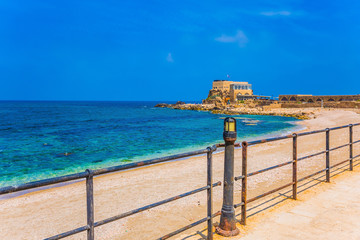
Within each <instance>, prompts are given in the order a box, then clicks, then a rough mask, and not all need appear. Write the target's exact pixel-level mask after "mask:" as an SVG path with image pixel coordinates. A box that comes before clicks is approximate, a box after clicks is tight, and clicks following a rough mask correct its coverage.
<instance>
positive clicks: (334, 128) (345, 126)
mask: <svg viewBox="0 0 360 240" xmlns="http://www.w3.org/2000/svg"><path fill="white" fill-rule="evenodd" d="M347 127H350V125H343V126H339V127H332V128H329V130H338V129H342V128H347Z"/></svg>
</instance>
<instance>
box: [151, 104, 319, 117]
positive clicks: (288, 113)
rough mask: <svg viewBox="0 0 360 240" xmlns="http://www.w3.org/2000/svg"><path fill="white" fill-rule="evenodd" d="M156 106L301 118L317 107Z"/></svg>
mask: <svg viewBox="0 0 360 240" xmlns="http://www.w3.org/2000/svg"><path fill="white" fill-rule="evenodd" d="M154 107H158V108H171V109H179V110H194V111H208V112H211V113H213V114H225V115H267V116H282V117H294V118H296V119H300V120H307V119H311V118H313V117H314V111H316V110H318V109H317V108H280V107H268V106H255V107H246V106H237V105H223V106H219V105H216V104H186V103H183V102H177V103H175V104H168V103H159V104H157V105H155V106H154Z"/></svg>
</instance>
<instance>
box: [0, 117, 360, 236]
mask: <svg viewBox="0 0 360 240" xmlns="http://www.w3.org/2000/svg"><path fill="white" fill-rule="evenodd" d="M359 125H360V123H357V124H350V125H345V126H341V127H334V128H327V129H324V130H317V131H311V132H303V133H299V134H296V133H294V134H291V135H286V136H281V137H275V138H268V139H262V140H257V141H251V142H246V141H244V142H242V143H241V144H240V143H235V147H242V175H241V176H238V177H235V178H234V180H235V181H238V180H241V181H242V184H241V203H238V204H235V205H234V207H235V208H238V207H241V221H240V223H241V224H244V225H245V224H246V208H247V204H248V203H250V202H253V201H255V200H258V199H260V198H262V197H265V196H268V195H269V194H272V193H275V192H277V191H280V190H282V189H284V188H286V187H289V186H292V189H293V193H292V196H293V198H294V199H296V198H297V183H298V182H300V181H303V180H305V179H308V178H310V177H312V176H314V175H316V174H319V173H322V172H326V181H327V182H330V169H331V168H334V167H336V166H339V165H340V164H343V163H346V162H349V164H350V170H353V159H355V158H357V157H359V156H360V154H359V155H356V156H353V145H354V144H355V143H359V142H360V140H357V141H353V127H354V126H359ZM343 128H349V143H347V144H344V145H341V146H337V147H334V148H330V131H332V130H337V129H343ZM324 132H325V133H326V146H325V150H324V151H321V152H318V153H314V154H311V155H307V156H303V157H300V158H298V153H297V140H298V138H299V137H302V136H307V135H311V134H317V133H324ZM290 138H292V140H293V151H292V153H293V154H292V155H293V156H292V158H293V159H292V160H291V161H287V162H284V163H281V164H278V165H275V166H271V167H268V168H264V169H261V170H258V171H255V172H251V173H247V169H248V167H247V162H248V159H247V153H248V146H251V145H258V144H262V143H268V142H274V141H279V140H284V139H290ZM347 146H349V158H348V159H346V160H344V161H342V162H340V163H336V164H334V165H332V166H330V152H331V151H334V150H337V149H340V148H343V147H347ZM219 147H224V144H223V143H221V144H216V145H214V146H212V147H208V148H206V149H202V150H198V151H192V152H187V153H183V154H177V155H172V156H167V157H162V158H155V159H151V160H146V161H142V162H136V163H129V164H125V165H119V166H113V167H108V168H102V169H96V170H90V169H87V170H86V171H85V172H80V173H75V174H70V175H65V176H61V177H55V178H49V179H44V180H41V181H36V182H30V183H26V184H22V185H18V186H8V187H3V188H0V195H3V194H7V193H13V192H19V191H23V190H29V189H34V188H38V187H43V186H49V185H53V184H57V183H64V182H69V181H73V180H78V179H86V205H87V225H85V226H82V227H79V228H76V229H72V230H69V231H67V232H64V233H61V234H58V235H55V236H52V237H49V238H46V239H48V240H50V239H61V238H65V237H68V236H71V235H74V234H77V233H80V232H84V231H87V239H88V240H93V239H94V238H95V236H94V228H95V227H99V226H101V225H104V224H107V223H110V222H113V221H116V220H119V219H122V218H125V217H128V216H131V215H133V214H136V213H140V212H143V211H145V210H148V209H151V208H154V207H157V206H160V205H163V204H166V203H169V202H172V201H174V200H177V199H180V198H184V197H187V196H190V195H193V194H195V193H199V192H202V191H205V190H206V191H207V216H206V217H205V218H202V219H200V220H198V221H196V222H194V223H192V224H189V225H187V226H184V227H182V228H180V229H178V230H176V231H174V232H171V233H169V234H167V235H165V236H163V237H161V238H159V239H167V238H170V237H172V236H174V235H176V234H178V233H181V232H183V231H185V230H188V229H190V228H192V227H194V226H197V225H199V224H202V223H204V222H207V239H208V240H212V239H213V232H212V228H213V218H214V217H216V216H219V215H220V211H217V212H216V213H213V208H212V204H213V198H212V194H213V187H217V186H220V185H221V182H220V181H218V182H216V183H213V180H212V171H213V170H212V168H213V166H212V163H213V161H212V155H213V152H214V151H216V150H217V148H219ZM200 154H206V155H207V158H206V159H207V184H206V186H204V187H201V188H197V189H195V190H192V191H190V192H186V193H183V194H180V195H177V196H174V197H171V198H168V199H165V200H162V201H159V202H156V203H153V204H150V205H146V206H143V207H140V208H137V209H134V210H131V211H128V212H125V213H122V214H119V215H116V216H113V217H110V218H107V219H103V220H100V221H97V222H95V220H94V192H93V185H94V180H93V177H94V176H97V175H102V174H107V173H111V172H117V171H123V170H127V169H133V168H138V167H142V166H148V165H154V164H157V163H163V162H168V161H173V160H176V159H180V158H186V157H191V156H195V155H200ZM321 154H325V155H326V167H325V168H324V169H322V170H320V171H317V172H315V173H312V174H310V175H308V176H305V177H303V178H301V179H298V178H297V172H298V171H297V163H298V162H299V161H302V160H304V159H308V158H311V157H315V156H318V155H321ZM290 164H292V175H293V176H292V182H291V183H288V184H285V185H284V186H281V187H278V188H275V189H273V190H271V191H268V192H265V193H263V194H261V195H258V196H256V197H253V198H251V199H247V178H248V177H251V176H255V175H257V174H261V173H264V172H267V171H270V170H273V169H276V168H279V167H282V166H286V165H290Z"/></svg>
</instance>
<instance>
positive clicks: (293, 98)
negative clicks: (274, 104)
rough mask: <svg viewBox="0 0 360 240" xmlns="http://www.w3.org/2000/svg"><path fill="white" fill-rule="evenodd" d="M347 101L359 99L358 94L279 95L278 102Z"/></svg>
mask: <svg viewBox="0 0 360 240" xmlns="http://www.w3.org/2000/svg"><path fill="white" fill-rule="evenodd" d="M321 100H323V102H346V101H347V102H349V101H358V100H359V101H360V95H333V96H331V95H330V96H311V95H279V101H280V102H308V103H316V102H319V103H321Z"/></svg>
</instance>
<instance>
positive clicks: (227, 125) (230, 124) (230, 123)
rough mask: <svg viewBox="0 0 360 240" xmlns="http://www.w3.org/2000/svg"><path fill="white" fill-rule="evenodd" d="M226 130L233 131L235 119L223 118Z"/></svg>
mask: <svg viewBox="0 0 360 240" xmlns="http://www.w3.org/2000/svg"><path fill="white" fill-rule="evenodd" d="M224 130H225V131H226V132H235V131H236V127H235V121H234V120H233V119H231V118H229V119H226V120H225V129H224Z"/></svg>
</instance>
